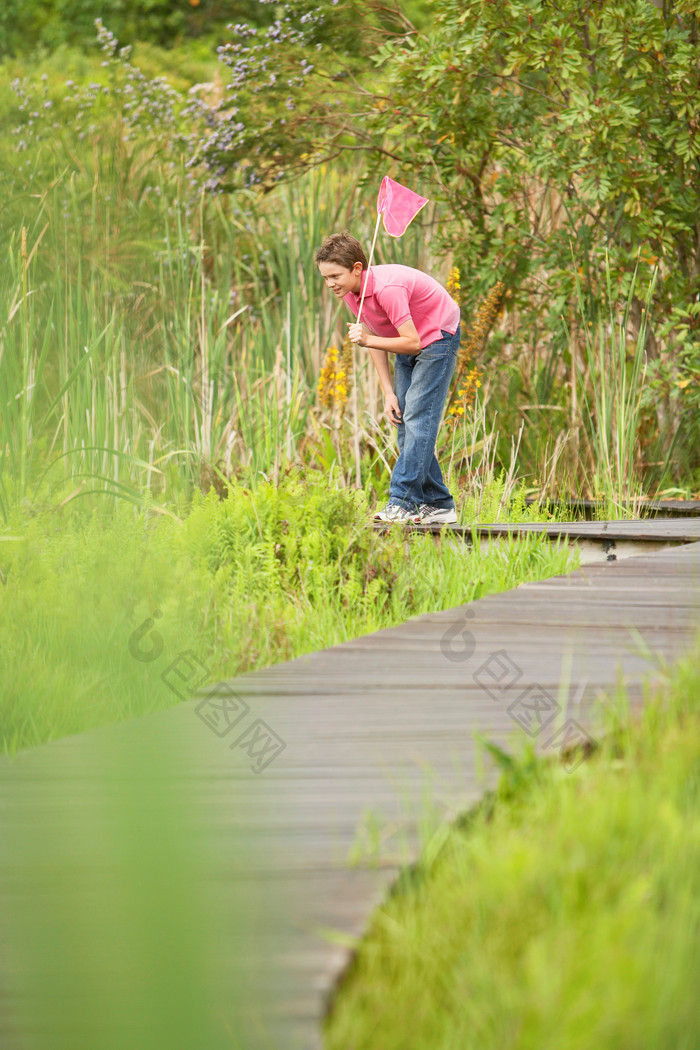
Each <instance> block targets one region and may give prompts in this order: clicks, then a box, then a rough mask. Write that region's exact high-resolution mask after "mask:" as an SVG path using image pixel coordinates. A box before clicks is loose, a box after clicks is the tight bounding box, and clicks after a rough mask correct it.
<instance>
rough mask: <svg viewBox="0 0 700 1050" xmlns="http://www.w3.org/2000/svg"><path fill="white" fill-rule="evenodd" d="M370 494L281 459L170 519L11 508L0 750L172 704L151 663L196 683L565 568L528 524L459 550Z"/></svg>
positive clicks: (0, 582) (0, 610)
mask: <svg viewBox="0 0 700 1050" xmlns="http://www.w3.org/2000/svg"><path fill="white" fill-rule="evenodd" d="M493 499H494V501H496V500H497V499H498V490H496V492H495V494H494V495H493ZM370 505H371V500H370V495H369V492H361V491H360V492H358V491H355V490H352V489H347V488H343V487H341V486H339V485H338V483H337V481H336V482H335V483H334V482H332V481H329V478H328V477H327V476H326V475H325V474H324V473H322V472H318V471H317V472H312V471H307V472H300V471H298V470H290V472H289V473H288V474H287V475H285V476H283V477H282V478H281V479H280V481H279V484H278V485H275V484H274V483H273V482H271V481H270V482H262V481H261V482H260V483H259V484H258V485H257V486H256V487H255V488H246V487H244V486H243V485H232V487H231V489H230V491H229V495H228V497H227V499H225V500H220V499H219V498H218V497H217V495H216V493H215V492H214V490H213V489H211V490H210V491H209V495H208V496H206V497H204V496H203V495H202V494H201V493H197V494H196V496H195V499H194V501H193V504H192V507H191V509H190V512H189V513H188V514H187V515H186V517H185V518H184V519H183V520H182V521H180V520H178V519H175V518H173V517H168V516H166V515H163V514H157V513H155V511H154V510H148V509H140V508H136V507H133V506H132V505H130V504H128V503H125V502H122V503H120V504H118V507H117V510H116V512H112V511H111V510H109V509H103V510H102V512H101V513H100V512H98V511H96V510H93V511H88V510H87V508H85V509H83V508H82V507H81V504H80V502H79V501H78V502H77V503H69V504H67V505H66V506H65V507H63V508H62V509H61V510H53V511H51V512H49V513H44V514H40V515H34V516H28V515H27V514H26V513H25V514H20V513H16V514H15V515H14V516H13V518H12V520H11V521H10V522H9V523H8V524H7V526H6V527H5V528H4V529H3V530H2V532H0V571H1V572H2V576H1V577H0V639H2V641H1V643H0V644H1V646H2V663H3V684H2V693H1V694H0V735H1V737H2V750H3V751H9V752H14V751H16V750H18V749H20V748H25V747H32V746H36V745H38V744H41V743H43V742H45V741H48V740H52V739H56V738H58V737H61V736H65V735H67V734H70V733H77V732H81V731H83V730H85V729H89V728H93V727H96V726H100V725H108V724H111V723H115V722H120V721H123V720H125V719H128V718H135V717H139V716H141V715H145V714H148V713H149V712H152V711H155V710H159V709H162V708H165V707H168V706H170V705H172V704H174V703H178V702H179V701H180V699H181V697H180V696H178V695H177V694H176V693H174V692H173V691H172V690H171V689H170V688H169V687H168V685H167V684H166V682H165V681H164V680H163V679H162V677H161V676H162V674H163V673H164V672H165V671H166V670H167V668H168V667H169V666H170V665H171V664H172V663H173V661H176V660H177V658H178V655H179V654H180V653H182V652H185V651H190V652H192V653H194V654H195V656H196V659H197V661H199V663H200V664H201V665H202V669H201V673H202V674H203V675H204V678H205V682H206V683H210V682H214V681H218V680H220V679H222V678H226V677H231V676H233V675H234V674H237V673H239V672H244V671H250V670H255V669H257V668H260V667H265V666H269V665H270V664H273V663H277V662H279V661H283V660H288V659H291V658H293V657H296V656H299V655H300V654H302V653H307V652H312V651H314V650H317V649H322V648H325V647H327V646H331V645H334V644H336V643H339V642H343V641H346V640H348V639H350V638H354V637H357V636H358V635H361V634H365V633H369V632H372V631H376V630H379V629H381V628H384V627H389V626H392V625H394V624H398V623H402V622H403V621H404V620H406V619H408V618H409V617H411V616H414V615H417V614H419V613H422V612H428V611H434V610H437V609H443V608H450V607H452V606H456V605H460V604H462V603H464V602H467V601H470V600H471V599H473V598H478V597H480V596H481V595H483V594H486V593H492V592H495V591H500V590H503V589H506V588H509V587H513V586H516V585H517V584H518V583H521V582H523V581H524V580H530V579H540V578H542V577H546V576H550V575H552V574H553V573H562V572H566V571H569V570H570V569H571V568H572V567H574V565H575V564H576V554H575V553H574V552H572V551H570V550H569V549H568V548H567V547H566V546H556V547H552V546H550V545H549V544H547V543H546V542H543V541H542V540H541V539H538V538H537V537H533V538H532V540H529V539H528V540H527V541H518V542H512V543H510V544H505V545H503V546H500V547H499V549H498V550H496V549H484V550H481V551H479V550H477V549H474V550H473V551H471V552H469V551H468V550H467V549H466V548H465V546H464V544H463V543H461V542H455V543H448V542H447V541H443V542H440V543H436V541H435V540H434V539H433V538H432V537H431V536H429V535H423V536H414V537H413V538H411V539H410V540H408V541H407V540H406V537H405V535H404V533H403V531H402V529H401V528H400V527H399V528H397V529H395V530H393V531H392V533H391V534H390V535H382V534H376V533H374V532H373V531H372V529H371V528H368V527H367V526H368V513H369V508H370ZM407 550H410V558H409V557H407V556H406V555H407ZM154 613H156V614H157V615H156V616H154V615H153V614H154ZM158 614H159V615H158ZM149 618H150V619H151V620H152V621H153V622H152V624H151V625H150V629H146V628H144V635H143V637H142V638H141V640H139V639H138V638H134V637H133V636H134V632H136V631H137V630H138V628H139V627H141V626H142V625H144V623H145V621H146V620H148V619H149ZM159 639H160V640H159ZM154 646H155V648H154ZM151 652H154V653H155V654H156V655H154V656H153V658H152V659H148V658H141V654H144V653H145V654H146V656H147V655H148V654H149V653H151ZM134 654H135V655H134ZM197 684H198V685H201V684H202V683H201V682H198V683H197Z"/></svg>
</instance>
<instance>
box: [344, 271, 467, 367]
mask: <svg viewBox="0 0 700 1050" xmlns="http://www.w3.org/2000/svg"><path fill="white" fill-rule="evenodd" d="M366 277H367V271H366V270H363V272H362V284H361V286H360V294H359V295H355V294H354V292H348V294H347V295H346V296H344V299H345V302H346V303H347V304H348V306H349V307H350V309H351V310H352V312H353V313H354V315H355V317H357V312H358V310H359V308H360V300H361V298H362V289H363V288H364V286H365V278H366ZM360 320H361V321H363V322H366V324H367V327H368V328H369V329H370V331H371V332H372V333H373V334H374V335H379V336H385V337H386V338H389V339H391V338H396V336H398V334H399V333H398V331H397V329H398V327H399V325H400V324H403V323H404V321H413V323H414V325H415V326H416V331H417V332H418V335H419V336H420V345H421V350H422V349H424V348H425V347H426V346H429V344H430V343H434V342H436V340H438V339H442V334H441V332H443V331H444V332H450V334H452V335H454V333H455V332H456V331H457V328H458V326H459V306H458V304H457V303H456V302H455V301H454V299H453V298H452V297H451V296H450V295H448V293H447V292H446V291H445V289H444V288H443V287H442V285H441V284H438V282H437V281H436V280H435V278H434V277H429V276H428V274H427V273H423V272H422V270H414V269H413V267H412V266H400V265H398V264H392V265H389V266H372V267H371V269H370V271H369V278H368V280H367V292H366V294H365V303H364V306H363V307H362V317H361V318H360Z"/></svg>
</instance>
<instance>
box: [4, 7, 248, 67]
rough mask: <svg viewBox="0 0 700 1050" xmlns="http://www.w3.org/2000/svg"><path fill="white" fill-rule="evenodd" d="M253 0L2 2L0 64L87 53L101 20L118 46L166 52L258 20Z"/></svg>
mask: <svg viewBox="0 0 700 1050" xmlns="http://www.w3.org/2000/svg"><path fill="white" fill-rule="evenodd" d="M261 11H262V12H264V8H261V6H260V4H259V3H258V2H257V0H197V2H195V0H5V2H4V3H3V4H2V6H1V7H0V58H3V57H5V56H7V55H17V54H23V53H27V52H32V51H34V50H36V49H37V48H43V49H46V50H48V51H51V50H53V49H55V48H56V47H58V46H60V45H61V44H71V45H74V46H82V47H89V46H90V45H92V44H93V43H94V40H95V20H96V19H97V18H101V19H102V21H103V22H104V24H105V25H106V26H107V28H108V29H110V30H111V31H112V32H113V33H115V34H116V36H118V37H119V39H120V41H121V42H122V43H125V44H132V43H134V42H136V41H137V40H138V41H149V42H151V43H155V44H160V45H161V46H167V45H169V44H172V43H175V42H176V41H177V40H181V39H182V38H184V37H188V38H191V37H198V36H204V35H208V34H211V33H212V31H217V30H221V29H222V28H223V27H224V26H225V25H226V23H227V22H237V21H239V20H241V19H256V18H260V13H261Z"/></svg>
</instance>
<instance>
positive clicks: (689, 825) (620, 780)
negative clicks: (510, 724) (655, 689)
mask: <svg viewBox="0 0 700 1050" xmlns="http://www.w3.org/2000/svg"><path fill="white" fill-rule="evenodd" d="M699 673H700V644H698V647H697V648H696V650H695V652H694V654H693V656H692V658H689V659H686V660H685V662H684V663H682V664H681V665H680V666H679V667H678V668H676V669H675V670H674V672H673V676H672V678H671V679H670V680H669V681H668V682H667V683H665V685H664V687H663V688H662V689H660V691H659V693H658V695H656V696H655V697H654V698H652V699H650V700H649V701H648V702H647V704H646V706H645V707H644V709H643V710H642V712H641V715H640V717H639V719H638V720H635V721H634V722H633V721H632V719H631V718H630V716H629V713H628V712H626V710H625V707H626V702H625V697H624V694H621V695H620V697H619V698H618V699H619V701H620V703H618V704H617V705H613V706H612V707H611V708H609V709H608V725H609V728H610V732H609V735H607V736H606V737H604V738H602V737H601V740H602V743H601V747H600V749H599V751H597V752H596V753H594V755H593V756H592V758H590V759H589V760H588V761H586V762H583V763H582V764H580V765H579V766H578V768H577V769H576V770H575V772H574V773H570V774H567V773H566V772H565V771H564V770H563V768H562V767H561V766H560V765H559V764H557V763H553V762H547V761H544V760H543V761H539V760H534V761H533V759H532V757H531V756H530V757H526V758H523V759H522V760H521V763H522V768H521V769H519V770H518V773H519V774H522V775H519V776H518V777H517V780H518V781H519V784H520V787H518V788H517V789H514V787H513V780H512V779H511V780H508V779H507V778H506V777H504V778H502V781H501V784H500V785H499V789H498V791H497V792H495V793H494V794H493V795H492V796H491V797H487V799H486V801H485V803H484V804H483V805H482V806H481V807H477V809H476V810H475V811H473V812H472V813H470V814H468V815H467V816H466V817H465V818H463V820H462V821H461V822H459V823H458V825H457V826H456V827H455V828H454V830H453V833H452V834H451V835H450V836H449V837H448V839H447V841H446V844H445V846H444V847H443V849H442V850H441V851H440V852H439V855H438V856H437V859H436V860H434V861H433V863H432V864H428V863H426V862H423V863H421V864H420V865H419V866H418V867H417V868H416V869H413V870H411V871H408V872H406V873H405V874H404V876H403V877H402V879H401V880H400V882H399V884H398V887H397V892H396V893H395V894H394V895H393V896H392V897H391V899H390V900H389V901H388V903H386V904H385V905H384V906H383V907H382V908H381V909H379V910H378V911H377V912H376V913H375V915H374V918H373V921H372V923H371V926H370V929H369V931H368V934H367V936H366V938H365V940H364V941H363V943H362V944H361V946H360V950H359V955H358V957H357V959H356V962H355V965H354V966H353V969H352V972H351V974H350V976H349V979H348V980H347V982H346V984H345V985H344V986H343V987H342V989H341V990H340V993H339V995H338V997H337V1000H336V1003H335V1008H334V1010H333V1012H332V1014H331V1016H330V1018H329V1023H328V1026H327V1031H326V1042H325V1045H326V1047H327V1048H328V1050H348V1048H349V1047H352V1048H353V1050H375V1048H377V1047H381V1048H382V1050H399V1048H401V1050H404V1048H406V1047H409V1046H410V1048H411V1050H448V1048H449V1050H454V1048H456V1047H459V1048H460V1050H492V1048H493V1050H503V1048H505V1047H507V1048H508V1050H541V1048H544V1047H547V1048H549V1050H590V1048H591V1047H596V1050H627V1048H629V1050H669V1048H670V1047H673V1050H695V1048H696V1047H697V1045H698V1032H700V1005H699V1000H698V996H697V987H698V982H699V981H700V897H699V896H698V892H697V890H698V884H699V883H700V722H699V715H700V706H699V701H698V689H697V682H698V675H699Z"/></svg>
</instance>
